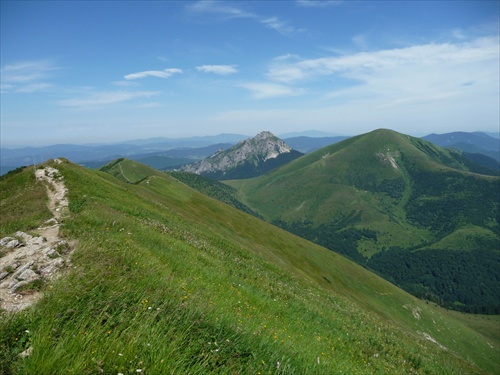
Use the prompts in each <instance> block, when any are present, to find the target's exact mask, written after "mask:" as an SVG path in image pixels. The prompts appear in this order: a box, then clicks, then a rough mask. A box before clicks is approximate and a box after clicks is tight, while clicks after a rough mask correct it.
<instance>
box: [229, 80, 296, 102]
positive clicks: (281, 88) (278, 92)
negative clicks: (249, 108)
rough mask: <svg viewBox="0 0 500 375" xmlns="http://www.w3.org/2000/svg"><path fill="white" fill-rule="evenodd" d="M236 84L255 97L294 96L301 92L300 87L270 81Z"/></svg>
mask: <svg viewBox="0 0 500 375" xmlns="http://www.w3.org/2000/svg"><path fill="white" fill-rule="evenodd" d="M236 86H237V87H241V88H244V89H247V90H250V91H251V92H252V94H253V97H254V98H256V99H268V98H277V97H284V96H296V95H300V94H301V93H302V90H301V89H296V88H293V87H290V86H286V85H281V84H277V83H270V82H246V83H240V84H238V85H236Z"/></svg>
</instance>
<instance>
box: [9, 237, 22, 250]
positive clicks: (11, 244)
mask: <svg viewBox="0 0 500 375" xmlns="http://www.w3.org/2000/svg"><path fill="white" fill-rule="evenodd" d="M20 244H21V243H20V242H19V241H18V240H16V239H14V240H11V241H9V242H7V244H6V245H5V247H6V248H7V249H13V248H15V247H18V246H19V245H20Z"/></svg>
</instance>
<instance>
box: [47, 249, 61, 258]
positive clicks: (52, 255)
mask: <svg viewBox="0 0 500 375" xmlns="http://www.w3.org/2000/svg"><path fill="white" fill-rule="evenodd" d="M47 256H48V257H49V258H51V259H54V258H59V257H60V256H61V255H60V254H59V253H58V252H57V251H55V250H54V249H50V250H49V251H48V252H47Z"/></svg>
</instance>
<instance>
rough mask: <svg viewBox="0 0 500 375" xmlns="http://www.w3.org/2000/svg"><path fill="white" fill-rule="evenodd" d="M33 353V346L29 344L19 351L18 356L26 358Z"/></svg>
mask: <svg viewBox="0 0 500 375" xmlns="http://www.w3.org/2000/svg"><path fill="white" fill-rule="evenodd" d="M32 353H33V347H32V346H30V347H29V348H28V349H26V350H25V351H24V352H22V353H19V357H21V358H27V357H29V356H30V355H31V354H32Z"/></svg>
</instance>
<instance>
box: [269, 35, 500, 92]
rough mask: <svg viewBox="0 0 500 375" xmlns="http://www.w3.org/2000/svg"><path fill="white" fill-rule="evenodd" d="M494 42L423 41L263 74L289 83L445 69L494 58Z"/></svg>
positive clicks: (496, 52)
mask: <svg viewBox="0 0 500 375" xmlns="http://www.w3.org/2000/svg"><path fill="white" fill-rule="evenodd" d="M498 43H499V40H498V37H489V38H488V37H486V38H480V39H476V40H474V41H472V42H468V43H462V44H451V43H444V44H425V45H415V46H410V47H407V48H398V49H388V50H381V51H375V52H360V53H354V54H346V55H343V56H334V57H323V58H318V59H305V60H301V61H298V62H293V63H284V62H275V63H274V64H273V66H272V67H271V68H270V69H269V71H268V73H267V76H268V78H269V79H271V80H274V81H277V82H282V83H290V82H296V81H300V80H305V79H317V78H318V77H321V76H327V75H341V76H345V77H349V78H354V79H360V80H363V79H365V78H367V77H369V76H372V75H373V74H376V73H377V72H382V71H389V70H395V69H405V70H407V72H408V74H412V73H413V72H417V71H419V70H424V71H429V72H430V71H432V70H434V69H439V70H446V69H447V67H449V66H457V65H464V64H475V63H480V62H483V61H498V59H499V45H498Z"/></svg>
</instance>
